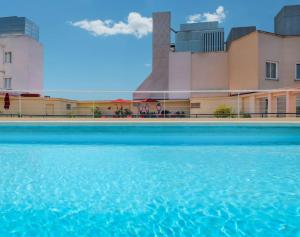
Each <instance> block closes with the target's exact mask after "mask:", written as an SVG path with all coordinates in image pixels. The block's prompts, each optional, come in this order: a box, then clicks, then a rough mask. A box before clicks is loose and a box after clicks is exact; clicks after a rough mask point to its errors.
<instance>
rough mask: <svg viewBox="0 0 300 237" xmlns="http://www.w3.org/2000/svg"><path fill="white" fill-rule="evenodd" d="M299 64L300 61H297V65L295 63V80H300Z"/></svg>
mask: <svg viewBox="0 0 300 237" xmlns="http://www.w3.org/2000/svg"><path fill="white" fill-rule="evenodd" d="M298 65H299V67H300V62H299V63H296V65H295V81H300V75H299V77H297V66H298Z"/></svg>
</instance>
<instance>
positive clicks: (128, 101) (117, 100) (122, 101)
mask: <svg viewBox="0 0 300 237" xmlns="http://www.w3.org/2000/svg"><path fill="white" fill-rule="evenodd" d="M111 102H113V103H131V100H124V99H116V100H112V101H111Z"/></svg>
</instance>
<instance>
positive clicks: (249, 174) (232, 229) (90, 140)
mask: <svg viewBox="0 0 300 237" xmlns="http://www.w3.org/2000/svg"><path fill="white" fill-rule="evenodd" d="M0 131H1V136H0V236H1V237H2V236H3V237H6V236H26V237H27V236H30V237H32V236H55V237H57V236H100V237H102V236H103V237H105V236H187V237H190V236H204V237H210V236H212V237H219V236H233V237H235V236H255V237H256V236H257V237H260V236H261V237H266V236H267V237H274V236H280V237H281V236H291V237H299V236H300V126H296V125H293V126H283V125H272V126H264V125H243V126H234V125H231V126H229V125H224V126H212V125H206V126H196V125H181V126H177V125H169V126H162V125H152V126H149V125H147V126H146V125H136V126H134V125H129V126H128V125H127V126H123V125H113V126H108V125H106V126H95V125H90V126H83V125H76V126H75V125H74V126H70V125H68V126H64V125H61V126H57V125H49V126H45V125H42V126H34V125H0Z"/></svg>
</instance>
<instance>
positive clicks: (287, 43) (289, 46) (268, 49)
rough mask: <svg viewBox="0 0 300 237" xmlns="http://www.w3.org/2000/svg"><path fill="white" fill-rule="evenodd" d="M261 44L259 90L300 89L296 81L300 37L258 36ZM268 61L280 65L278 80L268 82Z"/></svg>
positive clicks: (261, 34) (298, 82)
mask: <svg viewBox="0 0 300 237" xmlns="http://www.w3.org/2000/svg"><path fill="white" fill-rule="evenodd" d="M258 37H259V38H258V42H259V46H258V47H259V48H258V50H259V61H258V62H259V68H258V70H259V71H258V73H259V89H277V88H291V87H295V88H297V87H300V81H296V80H295V78H296V64H297V63H299V62H300V37H280V36H276V35H273V34H266V33H260V34H258ZM267 61H274V62H277V63H278V80H266V78H265V75H266V71H265V70H266V69H265V64H266V62H267Z"/></svg>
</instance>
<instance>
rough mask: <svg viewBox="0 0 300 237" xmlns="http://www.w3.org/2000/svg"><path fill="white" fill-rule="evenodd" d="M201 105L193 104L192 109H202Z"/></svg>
mask: <svg viewBox="0 0 300 237" xmlns="http://www.w3.org/2000/svg"><path fill="white" fill-rule="evenodd" d="M200 107H201V104H200V103H191V108H192V109H200Z"/></svg>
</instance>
